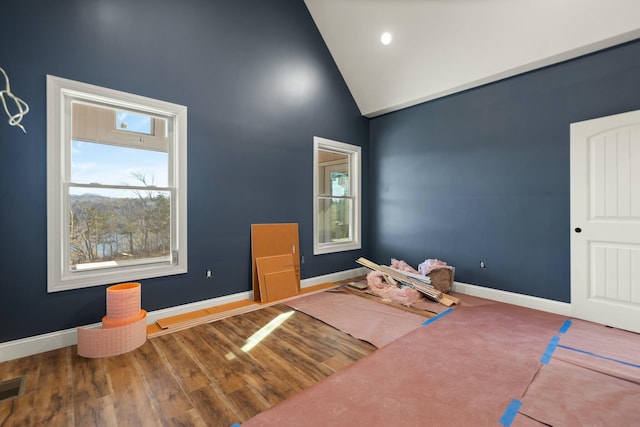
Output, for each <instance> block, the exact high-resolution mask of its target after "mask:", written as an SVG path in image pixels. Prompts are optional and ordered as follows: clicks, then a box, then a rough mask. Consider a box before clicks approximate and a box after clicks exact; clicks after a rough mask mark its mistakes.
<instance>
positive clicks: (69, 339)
mask: <svg viewBox="0 0 640 427" xmlns="http://www.w3.org/2000/svg"><path fill="white" fill-rule="evenodd" d="M367 271H368V270H367V269H366V268H364V267H361V268H354V269H352V270H345V271H339V272H337V273H331V274H325V275H323V276H316V277H311V278H309V279H303V280H301V281H300V287H301V288H307V287H309V286H314V285H319V284H321V283H327V282H336V281H339V280H345V279H349V278H351V277H356V276H360V275H363V274H366V273H367ZM247 299H253V291H247V292H239V293H237V294H232V295H225V296H222V297H218V298H212V299H208V300H204V301H198V302H194V303H190V304H183V305H178V306H175V307H169V308H163V309H161V310H155V311H151V312H148V313H147V324H148V325H150V324H152V323H155V322H156V321H158V319H164V318H166V317H171V316H176V315H178V314H184V313H189V312H192V311H197V310H201V309H203V308H210V307H215V306H218V305H222V304H228V303H231V302H236V301H244V300H247ZM100 326H101V323H94V324H92V325H87V326H83V327H85V328H99V327H100ZM77 343H78V335H77V332H76V328H72V329H65V330H62V331H56V332H51V333H48V334H43V335H36V336H33V337H27V338H21V339H18V340H14V341H7V342H3V343H0V362H6V361H7V360H13V359H17V358H19V357H25V356H31V355H33V354H37V353H43V352H45V351H50V350H56V349H58V348H62V347H68V346H70V345H75V344H77Z"/></svg>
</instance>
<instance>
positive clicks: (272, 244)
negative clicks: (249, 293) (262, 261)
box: [251, 223, 300, 301]
mask: <svg viewBox="0 0 640 427" xmlns="http://www.w3.org/2000/svg"><path fill="white" fill-rule="evenodd" d="M299 248H300V243H299V239H298V224H294V223H291V224H251V270H252V284H253V300H254V301H260V286H259V282H258V269H257V267H256V258H262V257H268V256H274V255H283V254H291V255H292V256H293V265H294V267H295V271H296V280H297V287H298V290H300V249H299Z"/></svg>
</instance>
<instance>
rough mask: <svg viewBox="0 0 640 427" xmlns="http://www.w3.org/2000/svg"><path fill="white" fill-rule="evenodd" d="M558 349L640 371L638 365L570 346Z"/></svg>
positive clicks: (562, 346) (559, 345) (560, 345)
mask: <svg viewBox="0 0 640 427" xmlns="http://www.w3.org/2000/svg"><path fill="white" fill-rule="evenodd" d="M558 347H561V348H565V349H567V350H571V351H577V352H578V353H582V354H587V355H589V356H593V357H597V358H598V359H603V360H609V361H611V362H616V363H621V364H623V365H626V366H631V367H632V368H638V369H640V365H638V364H636V363H631V362H625V361H624V360H620V359H614V358H613V357H607V356H601V355H599V354H596V353H592V352H590V351H586V350H580V349H579V348H573V347H568V346H566V345H562V344H558Z"/></svg>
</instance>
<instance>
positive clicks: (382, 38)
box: [380, 32, 391, 45]
mask: <svg viewBox="0 0 640 427" xmlns="http://www.w3.org/2000/svg"><path fill="white" fill-rule="evenodd" d="M380 41H381V42H382V44H384V45H387V44H389V43H391V33H387V32H385V33H382V35H381V36H380Z"/></svg>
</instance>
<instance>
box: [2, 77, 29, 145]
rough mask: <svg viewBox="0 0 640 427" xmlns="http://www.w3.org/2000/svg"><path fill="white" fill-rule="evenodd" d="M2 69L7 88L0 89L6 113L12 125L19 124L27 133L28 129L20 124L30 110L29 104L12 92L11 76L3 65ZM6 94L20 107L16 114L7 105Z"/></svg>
mask: <svg viewBox="0 0 640 427" xmlns="http://www.w3.org/2000/svg"><path fill="white" fill-rule="evenodd" d="M0 71H1V72H2V74H3V75H4V81H5V89H4V90H1V91H0V99H1V100H2V106H3V107H4V111H5V113H7V116H9V124H10V125H11V126H18V127H19V128H20V129H22V132H24V133H27V131H26V129H25V128H24V126H22V125H21V124H20V122H21V121H22V118H23V117H24V115H25V114H27V113H28V112H29V106H28V105H27V103H26V102H24V101H23V100H22V99H20V98H18V97H17V96H15V95H14V94H13V93H11V87H10V86H9V76H7V73H5V72H4V70H3V69H2V67H0ZM5 95H6V96H8V97H9V98H10V99H11V100H12V101H13V102H14V103H15V106H16V107H17V108H18V112H17V113H16V114H11V112H9V107H7V100H6V99H5Z"/></svg>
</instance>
